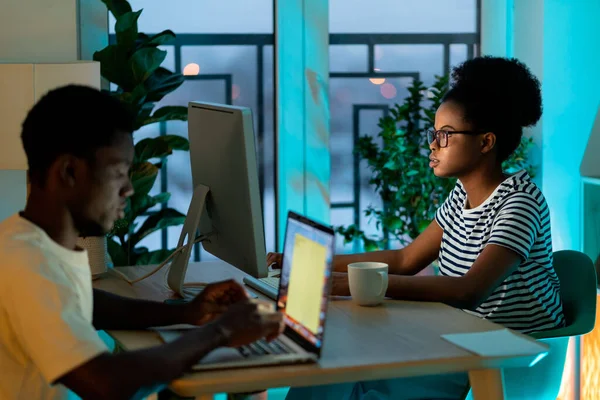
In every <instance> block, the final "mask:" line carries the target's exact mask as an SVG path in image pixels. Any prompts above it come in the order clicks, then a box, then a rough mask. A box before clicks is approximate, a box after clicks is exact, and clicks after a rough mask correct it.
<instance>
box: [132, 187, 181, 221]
mask: <svg viewBox="0 0 600 400" xmlns="http://www.w3.org/2000/svg"><path fill="white" fill-rule="evenodd" d="M170 198H171V193H168V192H165V193H160V194H157V195H156V196H149V195H147V194H145V195H133V196H132V197H131V198H130V204H131V216H132V217H133V218H137V217H139V216H140V215H142V214H143V213H145V212H146V211H148V210H149V209H150V208H152V207H154V206H155V205H157V204H164V203H166V202H167V201H169V199H170Z"/></svg>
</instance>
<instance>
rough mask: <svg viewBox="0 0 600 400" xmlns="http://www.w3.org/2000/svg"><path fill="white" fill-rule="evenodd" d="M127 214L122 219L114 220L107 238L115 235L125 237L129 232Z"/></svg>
mask: <svg viewBox="0 0 600 400" xmlns="http://www.w3.org/2000/svg"><path fill="white" fill-rule="evenodd" d="M127 221H128V218H127V216H126V217H125V218H122V219H118V220H116V221H115V223H114V225H113V228H112V230H111V231H110V233H109V234H108V237H109V238H112V237H114V236H117V237H119V238H121V237H125V236H126V235H127V234H128V233H129V222H127Z"/></svg>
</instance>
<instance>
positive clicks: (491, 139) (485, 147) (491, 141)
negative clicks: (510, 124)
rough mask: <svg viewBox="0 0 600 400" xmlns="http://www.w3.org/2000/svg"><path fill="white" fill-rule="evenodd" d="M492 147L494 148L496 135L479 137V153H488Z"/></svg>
mask: <svg viewBox="0 0 600 400" xmlns="http://www.w3.org/2000/svg"><path fill="white" fill-rule="evenodd" d="M494 147H496V135H495V134H494V133H492V132H488V133H485V134H483V135H482V136H481V153H482V154H486V153H489V152H490V151H492V150H493V149H494Z"/></svg>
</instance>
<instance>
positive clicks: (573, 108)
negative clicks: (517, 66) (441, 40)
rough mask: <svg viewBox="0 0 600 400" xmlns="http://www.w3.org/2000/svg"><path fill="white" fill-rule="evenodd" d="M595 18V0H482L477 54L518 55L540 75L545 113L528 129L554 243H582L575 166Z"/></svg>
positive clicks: (596, 74)
mask: <svg viewBox="0 0 600 400" xmlns="http://www.w3.org/2000/svg"><path fill="white" fill-rule="evenodd" d="M599 20H600V0H577V1H567V0H482V29H481V32H482V38H481V43H482V54H490V55H496V56H509V57H516V58H518V59H520V60H522V61H523V62H525V63H526V64H527V65H528V66H529V67H530V68H531V70H532V71H533V72H534V74H535V75H536V76H538V78H540V80H541V81H542V92H543V103H544V114H543V117H542V120H541V121H540V122H539V123H538V125H537V126H536V127H535V128H533V129H529V130H527V131H526V134H527V135H529V136H533V137H534V140H535V143H536V148H535V149H534V151H533V153H532V154H531V158H530V159H531V160H532V162H533V163H535V164H536V165H537V166H538V177H537V183H538V184H539V185H541V187H542V190H543V192H544V194H545V196H546V199H547V201H548V204H549V206H550V210H551V218H552V235H553V239H554V249H555V250H561V249H575V250H580V249H581V196H580V186H581V176H580V173H579V166H580V164H581V160H582V157H583V152H584V150H585V147H586V144H587V140H588V138H589V134H590V131H591V128H592V124H593V122H594V118H595V116H596V113H597V111H598V106H599V103H600V28H599V27H598V21H599ZM599 150H600V149H599ZM598 160H599V162H600V157H599V158H598Z"/></svg>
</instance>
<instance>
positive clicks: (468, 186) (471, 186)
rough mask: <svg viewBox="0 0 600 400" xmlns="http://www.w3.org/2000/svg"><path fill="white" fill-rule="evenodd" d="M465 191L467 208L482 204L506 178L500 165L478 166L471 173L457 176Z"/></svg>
mask: <svg viewBox="0 0 600 400" xmlns="http://www.w3.org/2000/svg"><path fill="white" fill-rule="evenodd" d="M459 179H460V181H461V183H462V185H463V187H464V188H465V192H467V204H466V206H467V208H476V207H479V206H480V205H481V204H483V202H484V201H486V200H487V198H488V197H490V195H491V194H492V193H493V192H494V190H496V188H497V187H498V185H500V184H501V183H502V182H504V180H505V179H506V175H505V174H504V172H503V171H502V167H499V166H494V167H488V168H479V169H478V170H476V171H473V172H472V173H470V174H468V175H466V176H462V177H460V178H459Z"/></svg>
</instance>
